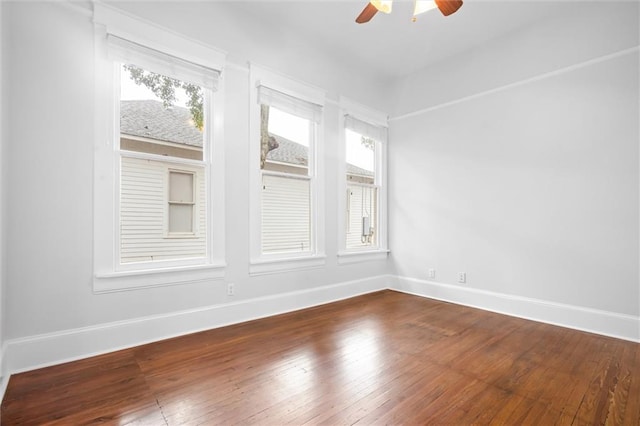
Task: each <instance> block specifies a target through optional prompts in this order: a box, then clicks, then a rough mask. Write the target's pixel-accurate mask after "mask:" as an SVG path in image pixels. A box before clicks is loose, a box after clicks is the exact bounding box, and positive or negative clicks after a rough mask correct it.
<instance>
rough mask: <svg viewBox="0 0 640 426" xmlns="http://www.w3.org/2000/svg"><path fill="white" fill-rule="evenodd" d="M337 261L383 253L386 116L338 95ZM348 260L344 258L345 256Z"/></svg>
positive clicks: (369, 257)
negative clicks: (340, 130)
mask: <svg viewBox="0 0 640 426" xmlns="http://www.w3.org/2000/svg"><path fill="white" fill-rule="evenodd" d="M341 106H342V110H343V117H342V119H343V122H344V133H343V137H342V142H343V143H342V144H341V148H340V149H341V152H340V158H341V159H343V161H342V167H341V170H340V173H341V174H342V176H341V178H340V193H343V194H346V195H345V197H344V198H343V199H342V200H340V202H339V204H340V206H341V211H342V212H343V213H342V218H341V222H342V224H341V227H340V228H341V232H340V241H341V250H340V252H339V255H340V256H341V257H342V259H341V262H349V261H352V260H369V259H380V258H384V257H386V253H387V242H386V179H385V178H386V176H385V171H386V117H385V116H383V115H382V114H380V113H375V112H372V111H370V110H368V109H365V108H364V107H362V106H360V105H357V104H355V103H354V102H351V101H348V100H345V99H342V100H341ZM347 258H348V259H349V260H346V259H347Z"/></svg>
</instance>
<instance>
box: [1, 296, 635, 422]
mask: <svg viewBox="0 0 640 426" xmlns="http://www.w3.org/2000/svg"><path fill="white" fill-rule="evenodd" d="M86 423H106V424H120V425H123V424H126V425H133V424H139V425H179V424H188V425H196V424H223V425H227V424H233V423H242V424H246V423H257V424H278V425H279V424H285V423H290V424H306V423H310V424H317V423H323V424H332V425H333V424H353V423H357V424H364V425H366V424H374V423H375V424H381V423H386V424H400V423H405V424H471V423H473V424H497V425H525V424H539V425H551V424H567V425H569V424H576V425H594V424H628V425H638V424H640V345H639V344H635V343H631V342H625V341H622V340H617V339H613V338H607V337H602V336H597V335H593V334H588V333H583V332H579V331H574V330H569V329H565V328H560V327H554V326H550V325H545V324H540V323H536V322H531V321H526V320H521V319H516V318H511V317H508V316H502V315H498V314H493V313H489V312H484V311H480V310H476V309H471V308H466V307H461V306H456V305H452V304H448V303H443V302H437V301H433V300H429V299H424V298H420V297H416V296H410V295H406V294H401V293H397V292H393V291H383V292H379V293H374V294H369V295H365V296H360V297H356V298H353V299H349V300H345V301H341V302H337V303H332V304H329V305H323V306H319V307H315V308H311V309H306V310H303V311H298V312H293V313H289V314H284V315H279V316H276V317H271V318H266V319H261V320H257V321H252V322H248V323H243V324H238V325H234V326H230V327H225V328H220V329H215V330H210V331H206V332H202V333H197V334H191V335H188V336H184V337H179V338H175V339H170V340H166V341H162V342H157V343H153V344H149V345H144V346H140V347H136V348H132V349H127V350H123V351H119V352H114V353H110V354H107V355H101V356H97V357H93V358H89V359H85V360H81V361H76V362H71V363H67V364H64V365H58V366H54V367H49V368H44V369H40V370H36V371H31V372H27V373H22V374H17V375H14V376H12V377H11V380H10V382H9V386H8V389H7V391H6V394H5V397H4V400H3V402H2V425H3V426H6V425H14V424H60V425H76V424H86Z"/></svg>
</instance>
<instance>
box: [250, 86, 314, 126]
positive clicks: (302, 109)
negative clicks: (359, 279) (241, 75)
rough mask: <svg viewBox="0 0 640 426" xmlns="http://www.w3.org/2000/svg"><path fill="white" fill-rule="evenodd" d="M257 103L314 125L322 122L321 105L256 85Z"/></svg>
mask: <svg viewBox="0 0 640 426" xmlns="http://www.w3.org/2000/svg"><path fill="white" fill-rule="evenodd" d="M258 103H259V104H260V105H269V106H273V107H275V108H278V109H279V110H281V111H284V112H287V113H289V114H293V115H296V116H298V117H302V118H305V119H307V120H309V121H312V122H314V123H320V121H321V120H322V105H317V104H314V103H312V102H308V101H305V100H303V99H299V98H296V97H294V96H290V95H287V94H286V93H282V92H280V91H278V90H274V89H271V88H269V87H266V86H262V85H260V84H258Z"/></svg>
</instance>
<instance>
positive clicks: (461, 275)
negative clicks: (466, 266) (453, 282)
mask: <svg viewBox="0 0 640 426" xmlns="http://www.w3.org/2000/svg"><path fill="white" fill-rule="evenodd" d="M458 282H459V283H460V284H464V283H466V282H467V273H466V272H458Z"/></svg>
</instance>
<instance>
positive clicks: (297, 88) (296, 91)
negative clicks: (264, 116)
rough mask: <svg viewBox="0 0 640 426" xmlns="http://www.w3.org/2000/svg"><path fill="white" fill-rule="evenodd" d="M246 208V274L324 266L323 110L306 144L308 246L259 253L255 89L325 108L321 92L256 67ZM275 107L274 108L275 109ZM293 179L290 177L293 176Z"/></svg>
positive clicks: (252, 69)
mask: <svg viewBox="0 0 640 426" xmlns="http://www.w3.org/2000/svg"><path fill="white" fill-rule="evenodd" d="M249 74H250V75H249V82H250V87H249V103H250V107H249V112H250V118H249V159H250V166H249V169H250V173H249V185H250V190H249V206H250V220H249V221H250V225H249V231H250V232H249V234H250V235H249V240H250V260H249V274H250V275H261V274H269V273H276V272H285V271H293V270H299V269H308V268H315V267H321V266H323V265H324V264H325V260H326V255H325V232H324V228H325V215H324V192H325V191H324V146H323V145H324V144H323V140H324V111H323V112H322V114H321V118H320V120H319V122H318V123H314V122H312V126H311V127H312V129H311V132H312V133H313V135H312V137H311V140H310V143H309V154H308V162H307V165H308V178H307V177H304V176H296V177H297V178H300V177H304V178H305V179H308V180H309V190H310V209H311V212H310V222H311V223H310V232H311V244H310V246H311V247H310V250H309V252H305V253H269V254H264V253H262V191H261V188H262V186H261V182H262V176H263V173H266V174H272V172H271V171H268V170H267V171H263V170H262V169H261V168H260V143H259V142H260V104H259V103H258V87H259V86H264V87H267V88H269V89H271V90H275V91H277V92H281V93H283V94H285V95H288V96H291V97H294V98H297V99H300V100H302V101H306V102H309V103H312V104H315V105H319V106H322V107H324V105H325V97H326V93H325V91H324V90H322V89H319V88H316V87H314V86H311V85H309V84H306V83H303V82H300V81H297V80H294V79H292V78H290V77H287V76H284V75H282V74H280V73H277V72H275V71H272V70H270V69H268V68H265V67H262V66H260V65H257V64H253V63H252V64H250V67H249ZM276 108H277V107H276ZM292 177H293V175H292Z"/></svg>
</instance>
